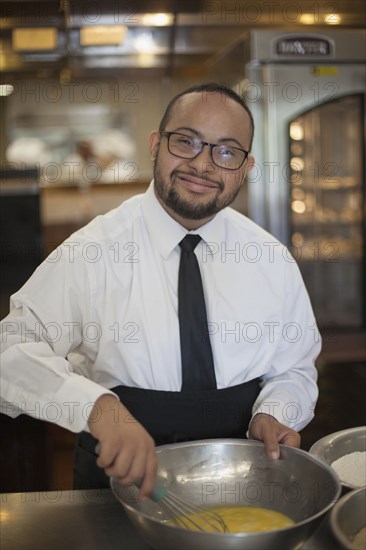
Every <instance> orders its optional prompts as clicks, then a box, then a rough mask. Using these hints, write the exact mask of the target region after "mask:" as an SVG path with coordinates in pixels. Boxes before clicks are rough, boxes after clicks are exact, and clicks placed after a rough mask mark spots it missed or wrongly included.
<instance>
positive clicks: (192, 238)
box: [178, 235, 216, 390]
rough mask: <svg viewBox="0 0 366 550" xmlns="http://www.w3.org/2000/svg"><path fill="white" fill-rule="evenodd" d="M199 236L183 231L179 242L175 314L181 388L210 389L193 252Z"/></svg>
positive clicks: (200, 292) (202, 304)
mask: <svg viewBox="0 0 366 550" xmlns="http://www.w3.org/2000/svg"><path fill="white" fill-rule="evenodd" d="M200 240H201V237H200V236H199V235H186V236H185V237H184V239H183V240H182V241H181V242H180V243H179V246H180V247H181V249H182V250H181V256H180V264H179V278H178V316H179V331H180V348H181V355H182V390H193V389H202V390H211V389H215V388H216V378H215V370H214V363H213V357H212V350H211V344H210V339H209V335H208V330H207V315H206V306H205V299H204V296H203V288H202V279H201V273H200V268H199V265H198V261H197V258H196V255H195V253H194V252H193V251H194V249H195V247H196V246H197V244H198V243H199V241H200Z"/></svg>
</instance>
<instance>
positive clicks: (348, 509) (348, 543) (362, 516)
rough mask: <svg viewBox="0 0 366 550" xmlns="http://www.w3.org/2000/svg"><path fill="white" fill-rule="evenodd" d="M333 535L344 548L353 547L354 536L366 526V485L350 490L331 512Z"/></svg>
mask: <svg viewBox="0 0 366 550" xmlns="http://www.w3.org/2000/svg"><path fill="white" fill-rule="evenodd" d="M330 526H331V530H332V533H333V535H334V536H335V538H336V539H337V541H338V542H339V544H340V545H341V546H342V547H343V548H347V549H353V548H354V542H353V541H354V538H355V536H356V535H357V533H359V531H361V529H363V528H366V487H362V488H361V489H356V490H354V491H350V492H348V493H347V494H346V495H344V496H343V497H342V498H340V499H339V501H338V502H337V503H336V504H335V505H334V507H333V508H332V511H331V513H330Z"/></svg>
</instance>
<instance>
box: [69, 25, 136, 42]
mask: <svg viewBox="0 0 366 550" xmlns="http://www.w3.org/2000/svg"><path fill="white" fill-rule="evenodd" d="M127 30H128V29H127V27H126V26H125V25H93V26H91V27H81V29H80V44H81V46H118V45H119V44H121V43H122V42H123V41H124V40H125V38H126V35H127Z"/></svg>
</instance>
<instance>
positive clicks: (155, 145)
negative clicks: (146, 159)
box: [149, 130, 160, 160]
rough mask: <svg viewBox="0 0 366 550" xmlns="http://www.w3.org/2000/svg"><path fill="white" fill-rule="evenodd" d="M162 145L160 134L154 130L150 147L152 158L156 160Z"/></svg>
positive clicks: (150, 136) (150, 137)
mask: <svg viewBox="0 0 366 550" xmlns="http://www.w3.org/2000/svg"><path fill="white" fill-rule="evenodd" d="M159 143H160V134H159V132H158V131H157V130H154V131H153V132H151V134H150V135H149V147H150V158H151V160H155V159H156V157H157V154H158V150H159Z"/></svg>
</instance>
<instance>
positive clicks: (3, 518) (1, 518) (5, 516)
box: [0, 510, 10, 522]
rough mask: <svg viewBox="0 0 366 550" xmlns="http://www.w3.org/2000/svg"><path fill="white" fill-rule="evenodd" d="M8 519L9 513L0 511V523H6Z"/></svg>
mask: <svg viewBox="0 0 366 550" xmlns="http://www.w3.org/2000/svg"><path fill="white" fill-rule="evenodd" d="M9 519H10V513H9V512H8V511H6V510H1V511H0V521H1V522H5V521H8V520H9Z"/></svg>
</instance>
